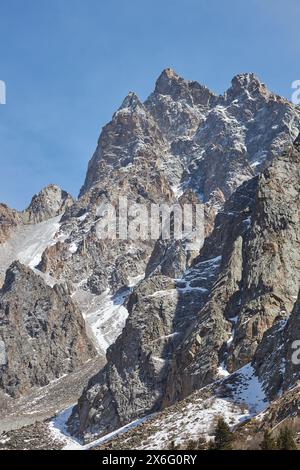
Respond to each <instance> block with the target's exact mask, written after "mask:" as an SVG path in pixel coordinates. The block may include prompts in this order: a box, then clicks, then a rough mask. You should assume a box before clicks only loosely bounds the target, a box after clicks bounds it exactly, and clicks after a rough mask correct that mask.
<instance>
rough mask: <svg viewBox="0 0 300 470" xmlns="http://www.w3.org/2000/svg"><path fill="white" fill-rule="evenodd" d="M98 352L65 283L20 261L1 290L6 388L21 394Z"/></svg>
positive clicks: (0, 370)
mask: <svg viewBox="0 0 300 470" xmlns="http://www.w3.org/2000/svg"><path fill="white" fill-rule="evenodd" d="M94 354H95V351H94V348H93V346H92V344H91V342H90V341H89V339H88V338H87V336H86V332H85V328H84V321H83V319H82V316H81V313H80V311H79V310H78V308H77V307H76V306H75V305H74V303H73V302H72V300H71V298H70V297H69V295H68V291H67V290H66V288H64V287H63V286H61V285H60V286H58V285H57V286H55V287H54V288H53V289H52V288H51V287H49V286H47V285H46V284H45V283H44V281H43V279H42V278H41V277H40V276H38V275H36V274H34V273H33V272H32V270H31V269H29V268H26V267H25V266H23V265H21V264H20V263H19V262H15V263H13V264H12V265H11V267H10V268H9V269H8V271H7V274H6V279H5V283H4V286H3V288H2V289H1V291H0V388H1V389H2V390H4V391H5V392H6V393H8V394H9V395H12V396H13V397H17V396H19V395H23V394H25V393H26V392H28V391H30V389H31V388H33V387H42V386H44V385H47V384H48V383H49V382H50V381H51V380H54V379H57V378H59V377H61V376H62V375H64V374H67V373H70V372H72V371H73V370H74V369H75V368H77V367H79V366H80V365H82V364H84V363H85V362H86V361H87V360H88V359H90V358H91V357H93V355H94Z"/></svg>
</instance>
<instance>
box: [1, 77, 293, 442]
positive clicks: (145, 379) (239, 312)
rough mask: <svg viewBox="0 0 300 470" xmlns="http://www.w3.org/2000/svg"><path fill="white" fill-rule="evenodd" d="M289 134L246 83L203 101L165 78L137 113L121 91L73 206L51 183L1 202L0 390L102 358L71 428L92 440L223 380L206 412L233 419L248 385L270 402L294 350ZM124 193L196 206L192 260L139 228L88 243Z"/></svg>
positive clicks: (275, 99) (280, 108) (286, 120)
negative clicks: (18, 205)
mask: <svg viewBox="0 0 300 470" xmlns="http://www.w3.org/2000/svg"><path fill="white" fill-rule="evenodd" d="M299 128H300V111H299V109H298V108H297V107H295V106H294V105H292V104H291V103H289V102H288V101H287V100H285V99H283V98H281V97H279V96H277V95H275V94H273V93H271V92H270V91H268V89H267V88H266V86H265V85H264V84H263V83H261V82H260V81H259V79H258V78H257V77H256V76H255V75H254V74H241V75H237V76H236V77H234V78H233V80H232V84H231V87H230V88H229V89H228V90H227V91H226V92H225V93H224V95H223V96H216V95H215V94H214V93H212V92H211V91H210V90H208V89H207V88H206V87H204V86H202V85H200V84H199V83H197V82H191V81H187V80H184V79H183V78H181V77H179V76H178V75H177V74H176V73H175V72H174V71H172V70H171V69H166V70H164V71H163V72H162V74H161V75H160V77H159V78H158V80H157V82H156V85H155V89H154V92H153V93H151V95H150V96H149V97H148V99H147V100H146V101H145V102H144V103H142V102H141V101H140V100H139V98H138V97H137V96H136V95H135V94H134V93H132V92H130V93H129V94H128V95H127V96H126V97H125V99H124V101H123V103H122V105H121V106H120V108H119V109H118V110H117V111H116V113H115V114H114V115H113V117H112V120H111V122H110V123H108V124H107V125H106V126H105V127H104V128H103V130H102V132H101V135H100V137H99V141H98V145H97V148H96V150H95V153H94V155H93V157H92V159H91V161H90V162H89V165H88V171H87V175H86V178H85V182H84V185H83V186H82V188H81V191H80V196H79V199H78V200H77V201H74V200H73V199H72V198H71V196H69V195H68V194H67V193H65V192H64V191H62V190H60V188H58V187H56V186H54V185H50V186H48V187H47V188H45V189H44V190H43V191H42V192H41V193H39V194H38V195H36V196H34V198H33V199H32V202H31V204H30V206H29V207H28V209H26V210H25V211H23V212H20V213H18V212H16V211H12V210H10V209H9V208H7V207H6V206H4V205H1V206H0V222H1V223H0V242H2V243H1V244H0V264H1V268H0V269H1V270H0V276H1V281H2V282H3V281H4V279H5V282H4V286H3V288H2V290H1V293H0V313H1V311H2V318H3V322H2V324H1V327H0V328H1V330H0V331H1V341H2V342H1V343H0V358H1V361H2V366H1V372H0V388H2V390H4V391H5V392H8V393H9V394H11V395H12V396H18V395H20V394H27V393H28V392H29V390H30V388H31V387H33V386H44V385H45V384H47V383H49V381H51V380H53V379H54V378H56V377H59V376H61V375H62V374H68V373H70V372H71V371H74V370H75V369H76V370H77V369H78V368H79V369H80V367H82V366H83V364H84V363H85V362H86V361H87V359H89V358H90V357H92V356H94V355H95V354H96V350H97V353H98V354H100V356H101V355H103V354H104V353H105V352H106V350H107V364H106V365H105V367H104V368H103V369H101V370H100V371H99V373H97V374H96V375H95V376H94V377H92V378H91V380H90V381H89V383H88V385H87V387H86V388H85V390H84V392H83V394H82V396H81V397H80V399H79V402H78V404H77V406H76V407H75V408H74V410H73V413H72V415H71V417H70V420H69V428H70V430H71V431H72V432H73V433H74V434H76V435H77V436H78V435H80V436H81V437H84V438H88V439H89V438H90V437H91V435H99V434H100V435H102V434H105V433H107V432H110V431H112V430H114V429H116V428H119V427H121V426H123V425H124V424H127V423H129V422H130V421H133V420H135V419H137V418H140V417H141V416H144V415H148V414H151V413H153V412H157V411H159V410H162V409H164V408H165V407H168V406H172V405H173V404H174V403H177V402H178V401H179V400H184V399H185V398H186V397H188V396H190V395H191V394H192V393H193V392H194V391H195V390H196V391H197V390H199V389H202V388H203V387H206V386H208V385H209V384H219V385H220V383H219V381H220V380H222V387H221V388H222V389H224V390H225V392H226V393H225V392H224V393H225V394H224V396H222V395H218V393H219V392H218V391H217V388H214V386H213V388H212V389H211V390H212V407H213V406H215V403H216V409H219V408H218V405H219V402H218V401H216V402H215V403H213V402H214V394H215V395H216V396H217V399H222V400H223V399H224V400H227V399H231V401H232V402H233V405H232V406H233V408H234V407H235V406H236V405H235V403H236V402H238V398H237V397H238V395H239V394H240V395H241V394H242V392H241V389H242V388H243V386H244V389H245V390H246V391H245V393H248V392H247V391H249V387H248V385H249V384H250V383H251V384H252V385H253V383H254V382H255V384H257V382H256V381H257V380H258V382H259V381H260V380H261V383H262V384H263V386H264V389H262V392H261V393H262V394H264V393H266V395H267V396H268V397H269V398H270V399H273V398H275V397H276V396H277V395H278V393H281V392H282V391H284V390H286V389H287V388H289V387H290V386H292V385H293V384H294V383H295V380H296V379H297V377H298V375H297V373H295V371H294V370H292V369H291V367H290V366H287V365H286V366H285V367H283V366H282V364H286V361H287V360H288V359H287V355H288V350H290V348H291V346H290V344H291V342H292V339H293V340H295V339H297V338H296V336H295V335H294V333H295V332H296V331H297V327H296V326H295V325H296V323H297V314H296V313H294V312H297V308H296V307H295V309H294V311H293V307H294V303H295V300H296V298H297V295H298V292H299V280H300V279H299V249H298V244H299V181H300V177H299V171H300V170H299V142H298V141H296V142H295V144H294V145H292V143H293V141H294V139H295V137H296V136H297V135H298V129H299ZM124 196H126V198H127V204H128V206H133V205H134V204H144V205H145V207H146V208H147V209H148V210H149V209H150V208H151V205H152V204H161V203H166V204H169V205H172V204H173V203H176V202H178V203H179V204H181V205H183V204H184V203H190V204H193V205H196V204H199V205H200V206H201V207H202V208H203V210H204V233H205V236H206V239H205V242H204V245H203V247H202V248H201V251H200V253H199V250H198V249H197V250H196V249H193V250H191V249H189V248H188V245H187V244H186V240H180V241H178V240H173V239H171V240H162V239H154V238H153V239H152V238H151V237H149V236H148V235H149V227H148V226H147V224H146V223H144V222H143V223H142V224H141V226H140V228H139V230H140V233H141V234H142V235H144V236H141V237H139V238H138V239H131V238H130V237H127V236H115V237H112V238H108V239H105V238H101V237H100V236H99V230H98V228H99V223H101V221H102V220H103V214H104V211H105V207H106V205H107V204H111V205H113V206H114V207H118V203H119V200H120V198H122V197H124ZM118 210H120V211H122V209H118ZM117 214H118V215H119V212H117ZM117 229H118V231H117V235H120V233H121V229H122V227H120V226H117ZM123 229H124V227H123ZM143 230H144V232H143ZM15 260H19V262H17V263H14V264H13V265H12V266H10V265H11V263H12V262H14V261H15ZM20 263H22V264H23V265H26V266H27V267H25V266H22V265H21V264H20ZM7 270H8V271H7ZM15 271H16V273H17V274H16V279H14V272H15ZM12 279H13V280H12ZM40 304H42V305H40ZM292 311H293V314H292V315H291V317H290V320H288V321H287V319H288V317H289V315H290V314H291V312H292ZM293 319H294V320H293ZM83 320H84V321H83ZM285 322H286V323H285ZM54 326H55V329H54ZM295 334H296V333H295ZM18 341H21V343H22V344H21V346H22V347H20V346H19V343H18ZM270 344H272V345H273V344H274V345H276V347H277V349H278V352H276V353H274V352H273V351H272V350H271V349H272V348H270ZM283 345H286V346H283ZM16 348H17V349H18V352H19V353H18V354H17V355H16V356H15V357H13V355H12V353H11V352H10V353H9V351H13V350H15V349H16ZM286 348H288V349H286ZM38 352H39V353H40V354H38ZM264 358H267V360H266V361H264V360H263V359H264ZM14 361H15V362H14ZM22 361H25V363H26V364H28V367H25V368H24V367H22V366H21V363H22ZM278 361H280V364H281V366H278V364H279V362H278ZM250 364H251V365H250ZM238 371H240V372H238ZM254 371H256V373H257V374H258V375H257V377H258V378H255V379H254V378H253V377H254V376H255V373H254ZM230 373H232V374H231V375H229V374H230ZM291 374H292V377H295V380H294V379H293V378H291ZM259 384H260V382H259ZM259 386H260V385H259ZM232 387H233V388H232ZM235 390H239V393H238V392H236V393H235ZM242 395H243V394H242ZM258 400H259V397H258ZM241 403H243V400H241ZM248 405H249V403H247V406H248ZM252 405H253V403H252ZM201 406H202V405H201ZM203 406H206V404H204V405H203ZM249 407H250V405H249ZM250 408H251V407H250ZM250 408H249V410H250ZM252 408H253V409H254V408H255V406H254V405H253V406H252ZM249 410H248V411H249ZM237 412H238V413H240V412H241V409H240V405H238V406H237ZM255 412H258V408H257V407H256V408H255ZM201 413H202V411H201ZM249 413H250V411H249ZM251 413H252V411H251ZM201 416H202V415H201Z"/></svg>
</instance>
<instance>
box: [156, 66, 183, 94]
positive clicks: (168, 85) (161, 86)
mask: <svg viewBox="0 0 300 470" xmlns="http://www.w3.org/2000/svg"><path fill="white" fill-rule="evenodd" d="M184 83H185V80H184V79H183V78H182V77H180V76H179V75H178V74H177V73H176V72H175V71H174V70H173V69H171V68H166V69H164V70H163V71H162V73H161V74H160V76H159V77H158V79H157V81H156V84H155V93H158V94H160V95H173V94H174V92H175V93H176V90H178V89H180V88H181V87H182V85H183V84H184Z"/></svg>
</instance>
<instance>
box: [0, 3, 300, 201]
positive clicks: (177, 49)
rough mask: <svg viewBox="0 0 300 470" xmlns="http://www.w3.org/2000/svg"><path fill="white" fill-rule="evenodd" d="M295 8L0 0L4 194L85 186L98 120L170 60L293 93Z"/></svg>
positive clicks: (197, 74) (208, 77) (199, 73)
mask: <svg viewBox="0 0 300 470" xmlns="http://www.w3.org/2000/svg"><path fill="white" fill-rule="evenodd" d="M299 17H300V2H299V0H243V1H241V0H226V1H223V0H126V1H125V0H51V1H50V0H0V80H4V81H5V82H6V86H7V104H6V105H0V163H1V177H0V201H1V202H5V203H7V204H8V205H10V206H11V207H15V208H18V209H21V208H23V207H25V206H26V205H27V204H28V203H29V201H30V199H31V196H32V195H33V194H34V193H35V192H37V191H39V190H40V189H41V188H42V187H43V186H45V185H47V184H48V183H57V184H59V185H60V186H62V187H63V188H64V189H66V190H67V191H69V192H71V193H72V194H73V195H77V194H78V191H79V188H80V186H81V184H82V183H83V180H84V176H85V171H86V167H87V163H88V160H89V158H90V157H91V155H92V153H93V150H94V148H95V146H96V142H97V139H98V136H99V133H100V130H101V127H102V126H103V125H104V124H105V123H106V122H108V121H109V120H110V118H111V115H112V114H113V112H114V111H115V110H116V108H117V107H118V106H119V105H120V103H121V102H122V99H123V98H124V96H125V95H126V94H127V93H128V91H129V90H132V91H135V92H136V93H137V94H138V95H139V96H140V97H141V98H142V99H145V98H146V97H147V95H148V94H149V93H150V92H151V91H152V89H153V87H154V83H155V80H156V78H157V77H158V75H159V74H160V72H161V71H162V70H163V69H164V68H166V67H172V68H174V69H175V70H176V71H177V72H178V73H179V74H180V75H182V76H184V77H185V78H187V79H192V80H197V81H199V82H201V83H203V84H205V85H207V86H208V87H209V88H211V89H212V90H213V91H215V92H217V93H223V91H224V90H225V89H226V88H228V87H229V84H230V80H231V78H232V77H233V76H234V75H235V74H236V73H240V72H248V71H253V72H255V73H256V74H257V75H258V76H259V77H260V78H261V79H262V80H263V81H264V82H265V83H266V84H267V85H268V86H269V88H270V89H272V90H273V91H275V92H277V93H278V94H282V95H284V96H286V97H288V98H290V97H291V82H292V81H293V80H296V79H300V70H299V60H298V57H299V51H298V48H299V44H300V41H299V39H300V30H299Z"/></svg>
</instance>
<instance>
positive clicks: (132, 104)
mask: <svg viewBox="0 0 300 470" xmlns="http://www.w3.org/2000/svg"><path fill="white" fill-rule="evenodd" d="M137 107H143V104H142V102H141V100H140V99H139V97H138V96H137V95H136V94H135V93H134V92H133V91H130V92H129V93H128V95H127V96H126V97H125V98H124V100H123V103H122V104H121V106H120V107H119V109H118V111H120V110H122V109H130V110H131V111H134V110H135V109H136V108H137Z"/></svg>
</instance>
